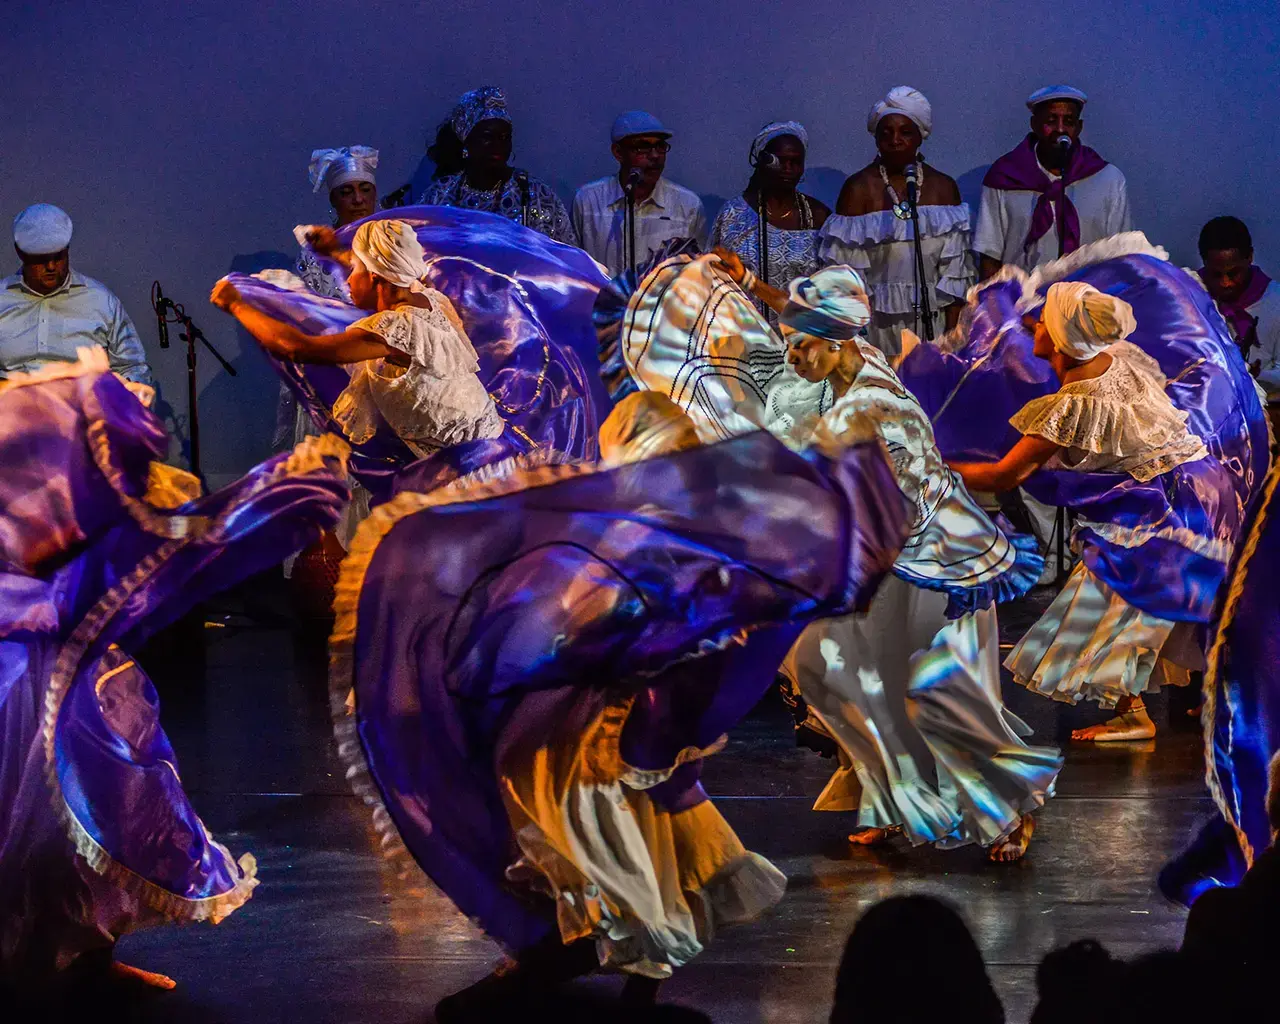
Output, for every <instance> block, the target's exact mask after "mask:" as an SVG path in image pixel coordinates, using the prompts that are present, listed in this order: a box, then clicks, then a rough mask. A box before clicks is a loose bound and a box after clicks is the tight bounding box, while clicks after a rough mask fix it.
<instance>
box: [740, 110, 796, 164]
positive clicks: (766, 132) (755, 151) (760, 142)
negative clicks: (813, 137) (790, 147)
mask: <svg viewBox="0 0 1280 1024" xmlns="http://www.w3.org/2000/svg"><path fill="white" fill-rule="evenodd" d="M783 135H794V136H795V137H796V138H797V139H799V140H800V145H801V146H803V147H804V149H805V151H806V152H808V150H809V133H808V132H807V131H805V130H804V125H802V124H801V123H800V122H799V121H770V122H769V123H768V124H767V125H765V126H764V127H763V128H761V129H760V131H759V133H758V134H757V135H756V137H755V138H754V139H752V140H751V155H750V157H748V159H749V160H750V161H751V166H752V167H754V166H755V165H756V161H757V160H759V159H760V154H761V153H763V152H764V147H765V146H767V145H769V143H770V142H772V141H773V140H774V139H778V138H781V137H782V136H783Z"/></svg>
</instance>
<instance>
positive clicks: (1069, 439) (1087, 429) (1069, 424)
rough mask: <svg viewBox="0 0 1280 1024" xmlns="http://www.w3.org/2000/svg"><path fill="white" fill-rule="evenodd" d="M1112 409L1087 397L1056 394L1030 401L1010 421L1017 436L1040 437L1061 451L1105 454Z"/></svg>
mask: <svg viewBox="0 0 1280 1024" xmlns="http://www.w3.org/2000/svg"><path fill="white" fill-rule="evenodd" d="M1113 419H1114V410H1113V409H1111V408H1110V403H1109V402H1106V401H1103V400H1099V399H1097V398H1094V397H1092V396H1090V395H1079V394H1073V393H1071V392H1065V391H1056V392H1054V393H1053V394H1052V395H1043V396H1041V397H1040V398H1034V399H1032V400H1031V401H1030V402H1028V403H1027V404H1026V405H1024V406H1023V407H1022V408H1021V409H1019V410H1018V411H1017V412H1016V413H1014V414H1013V416H1012V417H1011V418H1010V420H1009V422H1010V423H1011V424H1012V425H1013V427H1014V429H1015V430H1017V431H1018V432H1019V433H1021V434H1023V435H1024V436H1026V435H1033V436H1035V437H1043V438H1044V439H1045V440H1046V441H1052V442H1054V444H1057V445H1061V446H1062V447H1063V448H1081V449H1084V450H1085V451H1092V452H1101V451H1105V450H1106V448H1105V444H1104V442H1105V436H1106V435H1107V434H1108V433H1109V432H1110V431H1109V428H1110V427H1111V425H1112V423H1111V421H1112V420H1113Z"/></svg>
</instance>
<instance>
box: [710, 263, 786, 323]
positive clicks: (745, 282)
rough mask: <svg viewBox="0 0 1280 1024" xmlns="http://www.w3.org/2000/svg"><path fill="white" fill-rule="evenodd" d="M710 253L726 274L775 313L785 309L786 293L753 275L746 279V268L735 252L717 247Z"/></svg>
mask: <svg viewBox="0 0 1280 1024" xmlns="http://www.w3.org/2000/svg"><path fill="white" fill-rule="evenodd" d="M711 253H712V255H713V256H715V257H716V258H717V259H719V260H720V263H721V265H722V266H723V267H724V271H725V273H726V274H728V275H729V276H730V277H731V278H733V280H734V281H736V282H737V283H738V284H739V285H741V286H742V287H743V288H744V289H746V291H748V292H750V293H751V294H752V295H754V296H755V297H756V298H757V299H759V300H760V301H761V302H763V303H764V304H765V305H766V306H768V307H769V308H770V309H772V310H773V311H774V312H775V313H781V312H782V310H783V309H784V308H785V307H786V305H787V293H786V292H784V291H782V289H780V288H775V287H774V286H773V285H771V284H765V283H764V282H763V281H761V280H760V279H759V278H758V277H756V276H755V274H752V275H751V277H750V278H748V277H747V268H746V267H744V266H743V265H742V259H741V257H739V256H738V254H737V253H736V252H733V251H732V250H731V249H723V248H719V247H717V248H715V249H712V250H711Z"/></svg>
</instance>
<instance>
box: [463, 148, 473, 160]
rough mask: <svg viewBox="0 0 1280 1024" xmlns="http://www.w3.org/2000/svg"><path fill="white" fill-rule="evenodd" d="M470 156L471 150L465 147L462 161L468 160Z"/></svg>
mask: <svg viewBox="0 0 1280 1024" xmlns="http://www.w3.org/2000/svg"><path fill="white" fill-rule="evenodd" d="M470 155H471V150H469V149H467V148H465V147H463V150H462V159H463V160H465V159H466V158H467V157H469V156H470Z"/></svg>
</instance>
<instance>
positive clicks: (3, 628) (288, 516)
mask: <svg viewBox="0 0 1280 1024" xmlns="http://www.w3.org/2000/svg"><path fill="white" fill-rule="evenodd" d="M166 450H167V438H166V437H165V434H164V430H163V427H162V426H161V424H160V422H159V421H158V420H157V419H156V418H155V417H154V416H153V415H152V414H151V413H150V412H148V411H147V410H146V409H144V408H143V406H142V405H141V404H140V403H139V402H138V401H137V400H136V399H135V398H134V397H133V396H132V395H131V394H130V393H129V392H128V391H127V390H126V389H125V387H124V386H123V385H122V384H121V383H120V381H119V380H117V379H116V378H115V377H114V376H113V375H112V374H111V373H110V372H109V369H108V361H107V355H106V353H105V352H103V351H101V350H96V351H92V350H87V349H86V350H82V354H81V359H80V362H78V363H75V364H62V365H59V366H57V367H49V368H47V369H46V370H44V371H41V372H38V373H34V374H31V375H23V374H15V375H13V376H11V377H10V378H9V380H8V381H7V382H6V383H5V384H3V385H0V458H2V459H3V461H4V465H5V467H6V472H5V477H4V480H5V483H4V487H5V488H6V493H5V496H4V500H3V501H0V564H2V565H3V571H0V577H2V581H3V592H4V594H5V599H4V601H3V603H2V607H0V674H2V675H3V679H2V681H0V780H3V782H2V783H0V785H2V786H3V794H2V797H0V906H3V907H4V914H3V915H2V916H0V985H2V984H6V983H7V984H9V985H12V986H14V987H18V988H21V989H22V990H35V993H36V996H37V998H52V997H53V996H54V995H55V994H56V993H57V992H59V991H61V990H62V989H63V987H64V986H66V985H67V984H68V979H69V978H70V977H72V976H79V977H81V978H84V979H85V980H92V977H93V976H94V975H96V974H98V973H101V972H102V971H109V972H110V973H111V974H113V975H114V976H116V977H123V978H125V979H127V980H131V981H133V982H141V983H144V984H147V985H153V986H156V987H160V988H172V987H173V982H172V981H171V980H170V979H167V978H165V977H163V976H160V975H154V974H150V973H149V972H145V971H139V970H136V969H133V968H128V967H124V966H123V965H112V964H111V952H112V948H113V946H114V944H115V941H116V939H118V938H119V937H120V936H121V935H123V934H124V933H126V932H128V931H131V930H133V929H136V928H140V927H143V926H145V925H149V924H156V923H160V922H164V921H178V922H182V921H210V922H213V923H217V922H218V921H220V920H222V919H223V918H225V917H226V916H227V915H228V914H230V913H231V912H233V911H234V910H235V909H236V908H237V907H239V906H240V905H241V904H243V903H244V902H245V900H247V899H248V898H249V896H250V894H251V893H252V891H253V888H254V886H256V885H257V879H256V870H255V865H254V860H253V858H252V856H250V855H248V854H245V855H244V856H242V857H240V858H239V859H238V860H237V859H236V858H234V857H233V856H232V854H231V853H230V852H229V851H228V850H227V849H226V848H225V847H223V846H222V845H221V844H219V843H218V842H217V841H215V840H214V838H213V837H212V836H211V835H210V834H209V832H208V831H207V829H206V828H205V827H204V825H203V824H202V823H201V821H200V819H199V817H198V816H197V814H196V812H195V810H194V808H193V807H192V806H191V803H190V802H189V800H188V798H187V796H186V794H185V793H184V792H183V789H182V785H181V783H180V781H179V778H178V771H177V759H176V757H175V755H174V752H173V750H172V748H171V747H170V745H169V741H168V739H167V738H166V737H165V734H164V731H163V730H162V729H161V727H160V721H159V707H158V702H157V699H156V694H155V690H154V689H153V688H152V685H151V682H150V680H148V679H147V677H146V675H145V674H144V673H143V671H142V670H141V668H139V666H138V665H137V663H136V662H134V661H133V659H132V658H131V657H130V656H129V654H128V653H127V652H128V651H130V650H133V649H136V647H137V646H139V645H140V644H141V643H142V641H143V640H145V639H146V637H147V636H148V635H150V634H152V633H154V632H155V631H156V630H157V629H158V628H160V627H161V626H163V625H165V624H167V623H168V622H171V621H173V620H175V619H177V618H179V617H180V616H181V615H183V614H185V612H186V611H187V610H188V609H190V608H191V607H192V606H194V605H196V604H197V603H198V602H200V601H202V600H205V599H206V598H208V597H210V596H212V595H213V594H215V593H217V592H219V591H221V590H223V589H225V588H226V587H228V586H231V585H233V584H235V583H237V582H239V581H240V580H243V579H246V578H248V577H250V576H252V575H253V574H254V573H257V572H260V571H262V570H263V569H266V568H267V567H269V566H270V565H272V564H274V563H276V562H278V561H279V559H280V554H281V552H282V551H293V550H296V549H298V548H300V547H302V546H303V545H304V544H306V543H307V542H308V541H310V540H311V539H313V538H314V537H315V536H316V535H317V534H318V533H319V531H320V530H321V529H322V528H326V527H328V526H330V525H332V523H333V521H334V520H335V519H336V518H337V515H338V511H339V509H340V507H341V503H342V502H343V501H344V500H345V498H346V488H345V484H344V483H343V480H344V477H345V446H344V445H343V444H342V443H341V442H340V441H338V440H337V439H336V438H315V439H309V440H308V441H307V442H306V443H305V444H303V445H301V446H299V448H298V449H297V450H296V451H294V452H291V453H290V454H288V455H280V456H277V457H275V458H273V459H272V460H270V461H269V462H267V463H264V464H263V465H261V466H259V467H257V468H256V469H254V470H253V471H251V472H250V473H249V474H248V475H247V476H246V477H244V478H243V479H242V480H240V481H239V482H237V483H236V484H233V485H231V486H230V487H227V488H225V489H224V490H221V491H218V492H215V493H213V494H210V495H207V496H201V495H200V493H199V492H200V486H199V483H198V481H196V479H195V478H194V477H192V476H190V474H187V473H184V472H182V471H180V470H176V469H173V468H172V467H169V466H165V465H163V464H162V463H161V462H160V461H159V460H160V459H161V458H163V456H164V454H165V451H166ZM73 966H74V967H75V968H76V970H75V972H74V975H72V974H68V973H66V972H68V971H69V970H70V969H71V968H72V967H73ZM50 986H51V987H50ZM42 1008H43V1009H45V1010H46V1011H47V1005H45V1006H44V1007H42Z"/></svg>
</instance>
